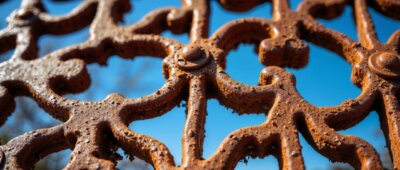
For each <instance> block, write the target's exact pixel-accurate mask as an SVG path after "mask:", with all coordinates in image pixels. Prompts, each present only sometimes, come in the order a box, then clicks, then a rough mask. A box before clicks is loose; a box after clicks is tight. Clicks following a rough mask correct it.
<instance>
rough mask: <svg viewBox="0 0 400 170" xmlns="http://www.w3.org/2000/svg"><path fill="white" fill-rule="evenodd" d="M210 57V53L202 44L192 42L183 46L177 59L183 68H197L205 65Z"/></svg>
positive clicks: (176, 56)
mask: <svg viewBox="0 0 400 170" xmlns="http://www.w3.org/2000/svg"><path fill="white" fill-rule="evenodd" d="M209 59H210V55H209V53H208V52H207V51H206V50H204V49H203V48H202V47H201V46H199V45H196V44H191V45H188V46H185V47H183V48H182V49H181V50H180V51H179V52H178V54H177V55H175V61H176V63H177V64H178V66H179V67H180V68H181V69H184V70H195V69H199V68H201V67H203V66H205V65H206V64H207V63H208V62H209Z"/></svg>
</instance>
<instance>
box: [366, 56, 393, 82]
mask: <svg viewBox="0 0 400 170" xmlns="http://www.w3.org/2000/svg"><path fill="white" fill-rule="evenodd" d="M368 67H369V68H370V69H371V70H372V71H374V72H375V73H376V74H378V75H380V76H382V77H384V78H389V79H395V78H399V77H400V57H399V56H398V55H397V54H394V53H391V52H379V53H375V54H373V55H372V56H371V57H370V58H369V60H368Z"/></svg>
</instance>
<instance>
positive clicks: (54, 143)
mask: <svg viewBox="0 0 400 170" xmlns="http://www.w3.org/2000/svg"><path fill="white" fill-rule="evenodd" d="M264 2H265V1H264V0H219V3H220V5H221V6H223V7H224V8H225V9H226V10H230V11H247V10H249V9H251V8H253V7H255V6H257V5H259V4H261V3H264ZM209 3H210V2H209V1H208V0H182V8H162V9H159V10H155V11H152V12H150V13H149V14H148V15H147V16H145V17H144V18H143V19H142V20H141V21H139V22H137V23H134V24H132V25H130V26H125V27H124V26H119V25H118V22H119V21H121V20H122V18H123V14H124V13H125V12H127V11H129V10H130V2H129V1H128V0H86V1H84V2H82V3H81V4H80V5H79V6H78V7H77V8H76V9H75V10H73V11H72V12H71V13H69V14H67V15H64V16H52V15H50V14H48V13H46V10H45V7H44V5H43V4H42V3H41V2H40V0H23V1H22V4H21V7H20V8H19V9H17V10H16V11H14V12H13V13H11V15H10V16H9V17H8V26H7V27H6V28H5V29H3V30H1V32H0V52H5V51H7V50H10V49H13V48H15V52H14V54H13V56H12V58H11V59H9V60H8V61H5V62H2V63H0V84H1V86H0V113H1V114H0V115H1V116H0V121H1V123H4V122H5V121H6V119H7V117H8V116H9V115H10V114H11V113H12V111H13V109H14V107H15V102H14V100H13V98H14V97H15V96H18V95H26V96H30V97H32V98H33V99H34V100H35V101H36V102H37V103H38V104H39V105H40V106H41V107H42V108H43V109H44V110H45V111H46V112H47V113H48V114H50V115H51V116H53V117H55V118H57V119H59V120H61V121H63V123H61V124H59V125H57V126H54V127H51V128H46V129H38V130H34V131H32V132H28V133H25V134H23V135H20V136H18V137H16V138H14V139H13V140H11V141H9V142H8V143H6V144H3V145H1V146H0V150H1V156H0V160H1V166H2V167H3V168H4V169H31V168H33V166H34V164H35V162H37V161H38V160H39V159H40V158H41V157H43V156H46V155H48V154H50V153H54V152H57V151H60V150H64V149H67V148H70V149H72V150H73V151H72V153H71V156H70V160H69V162H68V164H67V165H66V167H65V169H115V168H116V161H117V158H118V157H116V156H115V152H116V148H122V149H123V150H124V151H125V152H126V153H128V154H129V155H130V156H132V157H133V156H136V157H139V158H141V159H143V160H145V161H146V162H148V163H150V164H151V165H153V166H154V168H155V169H233V168H234V167H235V166H236V164H237V163H238V161H239V160H241V159H243V158H245V157H246V156H251V157H265V156H267V155H273V156H275V157H276V158H277V159H278V162H279V165H280V168H281V169H305V165H304V160H303V157H302V152H301V146H300V143H299V136H298V135H299V132H301V133H302V134H303V135H304V136H305V138H306V140H307V141H308V143H309V144H311V145H312V147H313V148H314V149H315V150H317V151H318V152H319V153H321V154H322V155H324V156H325V157H327V158H329V159H330V160H332V161H338V162H347V163H349V164H351V165H352V166H354V167H355V168H357V169H383V167H382V163H381V160H380V158H379V155H378V153H377V151H376V150H375V149H374V148H373V147H372V146H371V144H369V143H368V142H366V141H364V140H362V139H360V138H357V137H354V136H346V135H341V134H338V133H337V131H338V130H341V129H346V128H349V127H352V126H354V125H356V124H357V123H359V122H360V121H361V120H363V118H364V117H366V115H368V113H369V112H371V111H374V110H376V111H377V112H378V113H379V116H380V120H381V127H382V130H383V132H384V134H385V137H386V141H387V146H388V148H389V151H390V155H391V158H392V161H393V165H394V168H395V169H399V168H400V129H399V128H400V106H399V97H398V95H397V94H398V93H399V87H400V86H399V78H400V58H399V50H400V31H397V32H395V33H394V34H393V35H392V36H391V38H390V39H389V40H388V42H386V43H382V42H380V41H379V40H378V38H377V35H376V32H375V30H374V25H373V22H372V20H371V16H370V14H369V12H368V7H369V6H370V7H373V8H375V9H376V10H378V11H380V12H381V13H382V14H384V15H386V16H389V17H391V18H394V19H400V12H399V11H400V10H399V9H400V1H398V0H373V1H372V0H371V1H366V0H353V1H346V0H305V1H303V2H302V3H301V4H300V5H299V6H298V9H297V10H291V9H290V8H289V4H288V1H287V0H272V2H270V3H272V6H273V18H272V20H268V19H263V18H244V19H238V20H235V21H233V22H230V23H227V24H225V25H224V26H222V27H221V28H219V29H218V30H217V31H216V32H214V33H212V35H211V36H209V32H208V30H209V15H210V8H209ZM346 5H350V6H351V7H352V8H353V9H354V14H355V22H356V25H357V32H358V37H359V39H360V42H355V41H354V40H352V39H351V38H349V37H348V36H346V35H344V34H342V33H339V32H337V31H334V30H332V29H329V28H326V27H324V26H322V25H321V24H320V23H319V22H317V21H316V18H328V19H332V18H335V17H337V16H338V15H339V14H340V13H341V12H342V11H343V9H344V7H345V6H346ZM85 26H90V37H89V39H88V40H87V41H86V42H84V43H82V44H78V45H73V46H69V47H66V48H63V49H61V50H58V51H55V52H52V53H50V54H48V55H45V56H43V57H40V58H39V57H38V55H37V53H38V48H39V47H38V45H37V41H38V39H39V38H40V37H41V36H42V35H45V34H57V35H58V34H67V33H70V32H74V31H77V30H80V29H82V28H84V27H85ZM164 30H170V31H172V32H173V33H176V34H181V33H189V34H190V43H189V44H182V43H180V42H178V41H175V40H173V39H170V38H166V37H163V36H160V33H161V32H162V31H164ZM305 41H308V42H311V43H314V44H316V45H319V46H322V47H324V48H326V49H329V50H331V51H333V52H335V53H337V54H338V55H340V56H341V57H343V58H344V59H345V60H346V61H347V62H349V63H350V64H351V65H352V68H353V70H352V75H351V77H352V81H353V82H354V84H356V85H357V86H358V87H360V88H361V89H362V93H361V94H360V96H358V97H357V98H355V99H349V100H347V101H344V102H343V103H342V104H340V105H338V106H333V107H316V106H314V105H312V104H310V103H308V102H307V101H305V100H304V99H303V98H302V97H301V96H300V95H299V93H298V92H297V90H296V87H295V77H294V76H293V75H292V74H290V73H289V72H287V71H285V70H284V69H283V68H284V67H292V68H302V67H304V66H305V65H306V64H307V62H308V53H309V48H308V46H307V44H306V43H305ZM243 42H246V43H248V42H250V43H254V44H256V46H257V47H258V49H257V53H258V56H259V59H260V61H261V62H262V63H263V64H264V65H266V66H268V67H266V68H265V69H263V71H262V72H261V73H260V78H259V85H258V86H249V85H245V84H241V83H238V82H237V81H235V80H233V79H232V78H231V77H230V76H229V75H228V74H227V73H226V72H225V71H224V68H225V63H226V58H225V57H226V54H227V53H228V52H229V51H230V50H231V49H233V48H235V47H236V46H237V45H238V44H239V43H243ZM111 55H119V56H121V57H123V58H133V57H135V56H139V55H146V56H155V57H161V58H163V74H164V76H165V78H166V82H165V84H164V86H163V87H161V89H159V90H157V91H156V92H154V93H153V94H151V95H148V96H144V97H140V98H125V97H123V96H122V95H119V94H110V95H108V97H107V98H106V99H104V100H102V101H99V102H89V101H79V100H72V99H67V98H65V97H63V95H64V94H67V93H78V92H82V91H84V90H85V89H87V88H88V86H89V85H90V75H89V74H88V72H87V70H86V65H87V64H90V63H100V64H102V63H105V62H106V61H107V58H108V57H109V56H111ZM209 98H216V99H217V100H218V101H219V102H220V103H222V104H223V105H225V106H227V107H229V108H232V109H233V110H234V111H236V112H237V113H240V114H242V113H265V114H266V115H267V119H266V121H265V122H264V123H262V124H261V125H258V126H252V127H246V128H242V129H239V130H236V131H234V132H232V133H231V134H230V135H229V136H228V137H226V138H225V139H224V140H223V141H222V143H221V144H220V146H219V148H218V149H217V150H216V151H215V153H214V154H213V155H212V156H211V157H209V158H207V159H204V158H203V157H202V150H203V140H204V133H205V132H204V126H205V125H204V124H205V118H206V102H207V99H209ZM182 100H186V101H187V106H186V107H187V113H186V114H187V115H186V122H185V126H184V130H183V131H184V132H183V137H182V164H181V165H180V166H177V165H175V163H174V159H173V156H172V155H171V153H170V151H169V150H168V148H167V147H166V145H164V144H163V143H161V142H160V141H158V140H156V139H154V138H152V137H150V136H146V135H144V134H139V133H136V132H134V131H132V130H130V129H129V128H128V125H129V124H130V123H132V122H133V123H134V121H137V120H143V119H150V118H154V117H157V116H162V115H164V114H167V112H168V111H169V110H170V109H171V108H173V107H174V106H176V105H178V104H179V103H180V101H182ZM176 133H178V132H176Z"/></svg>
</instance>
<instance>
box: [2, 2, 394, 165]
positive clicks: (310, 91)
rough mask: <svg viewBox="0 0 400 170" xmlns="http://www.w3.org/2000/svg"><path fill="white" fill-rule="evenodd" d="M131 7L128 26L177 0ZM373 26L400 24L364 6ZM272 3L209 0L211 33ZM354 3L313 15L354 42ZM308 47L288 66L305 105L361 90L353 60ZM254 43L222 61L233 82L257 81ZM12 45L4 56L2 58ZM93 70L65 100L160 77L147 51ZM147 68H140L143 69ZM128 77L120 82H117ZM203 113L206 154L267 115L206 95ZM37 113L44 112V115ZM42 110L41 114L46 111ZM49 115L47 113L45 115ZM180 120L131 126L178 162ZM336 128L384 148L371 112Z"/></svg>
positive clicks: (314, 161) (62, 9)
mask: <svg viewBox="0 0 400 170" xmlns="http://www.w3.org/2000/svg"><path fill="white" fill-rule="evenodd" d="M44 2H45V6H46V8H47V9H48V11H49V13H51V14H53V15H63V14H66V13H68V12H69V11H71V10H72V9H73V8H74V7H76V6H77V5H78V4H79V3H80V2H81V1H78V0H76V1H71V2H67V3H66V2H58V3H57V2H50V1H49V0H45V1H44ZM299 2H300V1H299V0H291V7H292V9H296V8H297V5H298V3H299ZM19 3H20V0H10V1H8V2H5V3H2V4H0V28H1V29H3V28H4V27H5V26H6V21H5V18H6V16H8V15H9V14H10V13H11V12H12V11H13V10H14V9H16V8H17V7H18V6H19ZM132 3H133V10H132V11H131V12H129V13H127V14H126V15H125V23H121V25H130V24H132V23H135V22H137V21H138V20H140V18H142V17H143V16H144V15H145V14H147V13H148V12H150V11H152V10H154V9H159V8H162V7H180V6H181V4H180V1H179V0H134V1H132ZM369 10H370V12H371V14H372V18H373V19H374V22H375V24H376V30H377V31H378V36H379V39H380V40H381V41H382V42H386V41H387V39H388V37H389V36H390V35H391V34H392V33H393V32H394V31H395V30H397V29H399V28H400V22H399V21H396V20H393V19H390V18H388V17H385V16H383V15H382V14H380V13H378V12H376V11H375V10H373V9H369ZM271 13H272V10H271V3H264V4H263V5H260V6H258V7H256V8H254V9H252V10H251V11H249V12H245V13H233V12H228V11H225V10H223V8H222V7H221V6H220V5H219V4H218V3H217V2H216V1H215V0H213V1H212V2H211V19H210V21H211V24H210V26H211V28H210V34H212V33H213V32H215V31H216V30H217V29H218V28H219V27H221V26H222V25H224V24H226V23H228V22H230V21H233V20H235V19H239V18H248V17H261V18H266V19H271ZM352 13H353V9H352V8H351V7H350V6H347V7H346V9H345V11H344V12H343V14H342V15H341V16H340V17H338V18H336V19H334V20H322V19H320V20H318V21H320V22H321V23H322V24H323V25H324V26H326V27H329V28H331V29H334V30H336V31H339V32H342V33H344V34H346V35H347V36H349V37H351V38H352V39H354V40H357V39H358V38H357V36H356V28H355V23H354V21H353V17H352V15H353V14H352ZM163 35H164V36H167V37H170V38H173V39H176V40H178V41H180V42H181V43H188V40H189V39H188V35H187V34H183V35H173V34H171V33H170V32H169V31H166V32H164V33H163ZM87 37H88V28H85V29H83V30H81V31H78V32H75V33H72V34H69V35H63V36H54V35H45V36H43V37H42V38H41V39H40V40H39V46H40V48H41V50H40V52H39V53H40V54H41V55H43V54H44V53H45V51H44V50H43V49H44V47H46V46H47V47H51V48H52V49H54V50H56V49H60V48H63V47H66V46H69V45H73V44H78V43H82V42H84V41H85V40H86V39H87ZM309 46H310V50H311V52H310V59H309V64H308V65H307V66H306V67H305V68H303V69H300V70H295V69H286V70H287V71H289V72H291V73H293V74H294V75H295V76H296V81H297V89H298V91H299V93H300V94H301V95H302V96H303V97H304V98H305V99H306V100H307V101H309V102H310V103H312V104H314V105H316V106H335V105H338V104H340V103H341V102H343V101H345V100H347V99H350V98H356V97H357V96H358V95H359V94H360V92H361V91H360V89H358V88H357V87H356V86H355V85H354V84H353V83H352V82H351V80H350V74H351V66H350V65H349V64H348V63H347V62H346V61H345V60H343V59H342V58H341V57H339V56H338V55H336V54H334V53H332V52H330V51H327V50H326V49H323V48H320V47H318V46H315V45H312V44H310V43H309ZM253 48H254V46H253V45H240V46H239V48H238V49H237V50H234V51H231V52H229V54H228V59H227V73H228V74H229V75H230V76H231V77H232V78H233V79H235V80H237V81H239V82H242V83H245V84H250V85H256V84H257V81H258V77H259V73H260V71H261V70H262V69H263V68H264V67H265V66H263V65H262V64H261V63H260V62H259V61H258V58H257V54H256V53H255V52H254V51H253ZM11 54H12V51H10V52H8V53H7V54H5V55H4V56H3V58H0V59H3V60H4V59H5V58H7V56H10V55H11ZM88 70H89V72H90V73H91V78H92V85H91V87H90V88H89V89H88V90H87V91H85V92H83V93H81V94H78V95H67V96H66V97H68V98H73V99H81V100H91V101H99V100H102V99H104V98H105V97H106V96H107V95H108V94H110V93H114V92H117V93H121V94H122V95H124V96H125V97H130V98H136V97H141V96H144V95H148V94H151V93H153V92H155V91H156V90H157V89H159V88H160V87H161V86H163V84H164V83H165V79H164V77H163V76H162V73H161V70H162V68H161V59H158V58H151V57H145V56H144V57H138V58H135V59H134V60H126V59H121V58H119V57H117V56H115V57H112V58H110V59H109V60H108V65H107V66H106V67H105V66H99V65H97V64H91V65H88ZM143 70H145V71H143ZM125 83H133V84H134V85H133V86H132V85H129V86H126V87H124V86H123V88H121V84H125ZM207 104H208V107H207V111H208V116H207V121H206V138H205V142H204V154H203V156H204V158H208V157H209V156H210V155H212V153H213V152H214V151H215V150H216V148H217V147H218V145H219V143H220V142H221V141H222V140H223V139H224V138H225V137H226V136H227V135H228V134H229V133H231V132H232V131H234V130H236V129H239V128H242V127H247V126H251V125H258V124H260V123H262V122H264V121H265V119H266V117H265V115H263V114H258V115H256V114H250V115H241V116H238V115H237V114H236V113H233V112H232V110H231V109H227V108H226V107H224V106H221V105H219V103H218V101H217V100H215V99H210V100H209V101H208V103H207ZM41 115H42V114H41ZM43 115H45V114H43ZM47 119H52V118H51V117H49V116H47V117H45V118H44V121H47ZM184 121H185V108H184V107H176V108H174V109H173V110H172V111H170V112H168V113H166V114H164V115H163V116H160V117H157V118H154V119H149V120H144V121H137V122H133V123H132V124H131V125H130V128H131V129H132V130H134V131H136V132H139V133H144V134H147V135H149V136H152V137H153V138H156V139H158V140H160V141H161V142H163V143H165V144H166V145H167V147H168V148H169V149H170V151H171V153H172V154H173V156H174V158H175V162H176V163H177V164H180V160H181V151H182V150H181V137H182V132H183V127H184ZM340 133H341V134H349V135H355V136H358V137H360V138H363V139H365V140H367V141H368V142H370V143H371V144H372V145H373V146H374V147H375V148H376V150H377V151H378V152H380V153H382V152H384V151H385V145H386V144H385V140H384V138H383V136H382V135H379V134H380V125H379V120H378V115H377V113H375V112H372V113H371V114H370V115H369V116H368V117H367V118H366V119H364V120H363V121H362V122H361V123H360V124H358V125H356V126H355V127H353V128H350V129H347V130H343V131H340ZM300 138H301V144H302V146H303V151H302V152H303V156H304V159H305V164H306V167H307V169H311V170H319V169H327V168H328V167H329V166H330V164H331V163H330V161H329V160H328V159H327V158H324V157H323V156H321V155H320V154H319V153H317V152H316V151H314V150H313V149H312V148H311V147H310V146H309V145H308V144H307V142H306V141H305V140H304V139H303V137H302V136H301V135H300ZM237 169H252V170H257V169H278V162H277V161H276V159H275V158H273V157H271V156H269V157H266V158H264V159H254V160H253V159H250V160H249V162H248V163H247V165H246V164H244V163H243V162H241V163H239V164H238V166H237Z"/></svg>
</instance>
